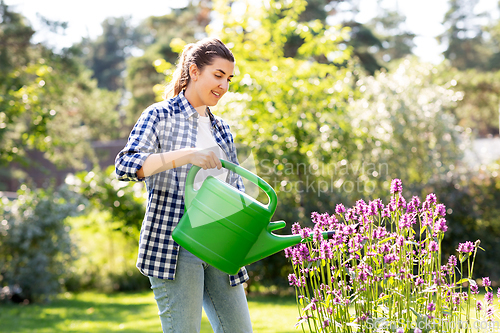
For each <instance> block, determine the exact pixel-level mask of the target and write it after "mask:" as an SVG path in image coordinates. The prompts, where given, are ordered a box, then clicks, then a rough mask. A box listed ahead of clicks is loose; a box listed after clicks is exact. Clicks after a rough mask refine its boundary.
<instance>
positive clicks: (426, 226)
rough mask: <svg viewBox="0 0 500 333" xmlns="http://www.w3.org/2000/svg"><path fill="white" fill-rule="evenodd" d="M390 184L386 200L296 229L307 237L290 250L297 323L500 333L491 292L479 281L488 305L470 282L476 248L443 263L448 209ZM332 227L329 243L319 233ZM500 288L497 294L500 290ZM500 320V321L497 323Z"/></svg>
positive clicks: (462, 247) (316, 327)
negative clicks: (406, 195)
mask: <svg viewBox="0 0 500 333" xmlns="http://www.w3.org/2000/svg"><path fill="white" fill-rule="evenodd" d="M401 192H402V184H401V181H400V180H399V179H395V180H393V181H392V184H391V194H392V196H391V198H390V202H389V203H388V204H387V205H384V204H383V203H382V201H381V200H380V199H376V200H373V201H370V202H369V203H366V202H365V201H363V200H359V201H358V202H357V203H356V205H355V206H354V207H352V208H349V209H346V208H345V207H344V206H343V205H342V204H339V205H337V206H336V209H335V214H333V215H329V214H328V213H324V214H319V213H313V214H312V220H313V222H314V228H313V229H310V228H301V227H300V225H299V224H298V223H295V224H294V225H293V227H292V232H293V233H294V234H301V235H302V238H303V242H302V243H300V244H299V245H297V246H293V247H290V248H288V249H286V250H285V255H286V256H287V257H288V258H289V260H290V261H291V263H292V266H293V269H294V273H293V274H290V275H289V282H290V285H292V286H294V287H295V290H296V295H297V304H298V308H299V315H300V317H299V321H298V323H297V326H301V327H302V329H303V330H305V329H309V330H310V331H311V332H397V333H400V332H412V333H419V332H477V331H486V330H487V331H490V330H491V331H500V327H497V326H499V325H500V324H499V323H498V321H496V320H494V308H493V289H492V288H491V282H490V280H489V278H488V277H484V278H483V279H482V282H483V283H482V284H483V287H484V289H485V292H486V294H485V297H484V304H483V303H482V302H481V301H479V300H478V296H477V295H478V293H479V287H478V285H477V284H476V282H475V280H473V279H472V273H473V269H474V260H475V256H476V253H477V250H478V249H479V248H480V247H479V243H480V242H479V241H476V242H475V243H472V242H465V243H462V244H459V245H458V248H457V256H455V255H450V256H447V258H446V260H445V261H444V262H442V258H443V255H442V253H441V241H442V240H443V237H444V234H445V232H446V230H447V225H446V219H445V216H446V207H445V206H444V205H443V204H440V203H437V199H436V196H435V195H434V194H429V195H428V196H427V198H426V199H425V201H424V202H421V201H420V199H419V198H418V197H416V196H415V197H413V198H412V199H411V200H410V201H409V202H407V201H406V200H405V198H404V197H403V195H402V193H401ZM325 230H333V231H335V235H334V236H333V239H329V240H325V239H323V236H322V234H321V232H322V231H325ZM499 293H500V292H499ZM495 325H496V326H495Z"/></svg>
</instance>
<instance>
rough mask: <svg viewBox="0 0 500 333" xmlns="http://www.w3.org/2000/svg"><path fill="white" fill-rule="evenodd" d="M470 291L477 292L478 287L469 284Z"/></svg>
mask: <svg viewBox="0 0 500 333" xmlns="http://www.w3.org/2000/svg"><path fill="white" fill-rule="evenodd" d="M470 291H471V292H472V293H473V294H479V288H478V287H477V284H473V285H471V286H470Z"/></svg>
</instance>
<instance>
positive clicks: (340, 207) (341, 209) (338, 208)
mask: <svg viewBox="0 0 500 333" xmlns="http://www.w3.org/2000/svg"><path fill="white" fill-rule="evenodd" d="M335 213H337V214H342V213H345V207H344V205H343V204H337V206H336V207H335Z"/></svg>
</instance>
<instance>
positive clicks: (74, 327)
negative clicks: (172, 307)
mask: <svg viewBox="0 0 500 333" xmlns="http://www.w3.org/2000/svg"><path fill="white" fill-rule="evenodd" d="M248 305H249V308H250V316H251V318H252V323H253V327H254V331H255V332H256V333H260V332H269V333H288V332H290V333H292V332H293V333H297V332H302V330H301V329H300V328H297V329H296V328H295V327H294V325H295V323H296V321H297V315H298V312H297V307H296V305H295V299H294V298H292V297H285V298H283V297H272V296H267V297H261V296H259V297H249V299H248ZM157 312H158V310H157V308H156V303H155V301H154V298H153V293H152V292H143V293H117V294H111V295H107V294H99V293H92V292H87V293H81V294H69V293H66V294H63V295H61V296H60V297H59V298H57V299H56V300H54V301H52V302H51V303H49V304H43V305H38V304H37V305H15V304H9V305H5V304H2V305H0V332H9V333H27V332H30V333H31V332H37V333H38V332H39V333H49V332H50V333H55V332H58V333H59V332H75V333H76V332H98V333H99V332H101V333H104V332H129V333H132V332H155V333H158V332H161V325H160V319H159V318H158V315H157ZM201 332H212V328H211V327H210V324H209V322H208V319H207V317H206V316H205V314H204V313H203V318H202V322H201Z"/></svg>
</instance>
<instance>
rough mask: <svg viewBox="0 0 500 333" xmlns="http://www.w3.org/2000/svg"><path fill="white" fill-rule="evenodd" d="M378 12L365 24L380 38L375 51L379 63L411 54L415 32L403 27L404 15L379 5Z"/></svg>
mask: <svg viewBox="0 0 500 333" xmlns="http://www.w3.org/2000/svg"><path fill="white" fill-rule="evenodd" d="M379 12H380V14H379V15H377V16H375V17H374V18H373V19H372V20H370V22H368V24H367V25H368V26H369V27H370V28H371V29H372V30H373V31H374V33H375V35H376V36H377V38H378V39H379V40H380V47H379V48H378V50H377V52H375V55H376V57H377V59H378V61H379V63H381V64H384V63H387V62H389V61H391V60H396V59H401V58H404V57H405V56H407V55H411V54H412V49H413V48H414V47H415V43H414V42H413V39H414V38H415V34H414V33H412V32H410V31H408V30H407V29H405V26H404V23H405V21H406V16H404V15H402V14H401V13H399V12H398V11H397V10H386V9H384V8H382V7H381V6H380V5H379ZM376 48H377V47H376Z"/></svg>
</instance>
